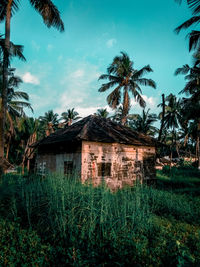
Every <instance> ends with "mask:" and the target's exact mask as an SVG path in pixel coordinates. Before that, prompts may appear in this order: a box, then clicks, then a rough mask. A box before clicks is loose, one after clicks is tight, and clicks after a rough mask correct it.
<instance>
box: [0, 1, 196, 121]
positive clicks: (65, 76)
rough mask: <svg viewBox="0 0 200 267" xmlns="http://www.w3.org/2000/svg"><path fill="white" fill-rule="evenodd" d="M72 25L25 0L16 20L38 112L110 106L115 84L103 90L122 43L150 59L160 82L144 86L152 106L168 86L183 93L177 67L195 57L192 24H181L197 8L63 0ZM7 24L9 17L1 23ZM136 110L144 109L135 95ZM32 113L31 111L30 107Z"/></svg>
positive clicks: (14, 36) (22, 70) (138, 58)
mask: <svg viewBox="0 0 200 267" xmlns="http://www.w3.org/2000/svg"><path fill="white" fill-rule="evenodd" d="M53 2H54V3H55V5H56V6H57V7H58V9H59V10H60V12H61V17H62V19H63V21H64V24H65V32H64V33H60V32H58V31H57V30H55V29H48V28H47V27H46V26H45V25H44V23H43V21H42V18H41V17H40V16H39V14H38V13H37V12H36V11H35V10H34V9H33V8H32V7H31V5H30V4H29V1H27V0H21V5H20V10H19V11H18V12H17V13H16V14H15V15H14V17H13V18H12V21H11V40H12V41H13V42H14V43H15V44H21V45H24V55H25V57H26V59H27V62H26V63H24V62H20V61H19V60H17V59H15V60H13V62H12V66H13V67H16V68H17V74H19V75H20V76H21V77H22V78H23V80H24V83H23V85H22V88H21V89H22V90H24V91H26V92H27V93H28V94H29V95H30V102H31V104H32V106H33V109H34V116H36V117H37V116H40V115H43V114H44V112H45V111H48V110H50V109H53V110H54V111H55V112H57V113H59V115H60V114H61V113H62V112H63V111H65V110H66V109H68V108H73V107H74V108H75V109H76V110H77V111H78V112H79V113H80V115H81V116H86V115H88V114H91V113H94V112H95V111H96V109H97V108H105V107H106V105H107V103H106V96H107V95H108V92H105V93H99V92H98V88H99V87H100V85H101V82H98V77H99V75H100V74H102V73H105V72H106V68H107V66H108V65H109V64H110V63H111V62H112V59H113V57H114V56H116V55H119V53H120V51H125V52H127V53H128V54H129V56H130V58H131V59H132V60H133V61H134V67H135V68H136V69H139V68H141V67H143V66H144V65H147V64H150V66H151V67H152V69H153V70H154V72H153V73H150V74H148V75H147V77H148V78H152V79H154V80H155V81H156V83H157V89H156V90H154V89H151V88H148V87H143V88H142V89H143V95H144V98H145V99H146V101H147V107H150V108H151V111H152V112H153V111H158V109H157V108H156V106H157V104H158V103H160V101H161V94H162V93H165V94H166V95H168V94H170V93H174V94H178V92H179V91H180V90H181V89H182V88H183V86H184V84H185V81H184V78H183V77H181V76H180V77H175V76H174V71H175V69H176V68H177V67H180V66H182V65H183V64H186V63H190V62H191V54H189V52H188V41H187V40H185V36H186V33H187V32H186V31H183V32H182V33H181V34H179V35H176V34H175V33H174V29H175V28H176V27H177V26H178V25H180V24H181V23H182V22H184V21H185V20H186V19H187V18H189V17H190V16H191V14H190V11H189V10H188V8H187V7H186V5H184V4H182V5H181V6H179V5H178V4H176V3H175V1H174V0H162V1H160V0H153V1H149V0H140V1H135V0H123V1H122V0H117V1H116V0H115V1H114V0H101V1H100V0H71V1H70V0H68V1H66V0H62V1H61V0H56V1H53ZM0 32H4V25H3V24H1V25H0ZM131 111H132V112H141V108H139V107H138V105H136V104H135V103H134V101H132V110H131ZM29 115H31V113H29Z"/></svg>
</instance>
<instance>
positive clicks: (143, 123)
mask: <svg viewBox="0 0 200 267" xmlns="http://www.w3.org/2000/svg"><path fill="white" fill-rule="evenodd" d="M149 111H150V109H148V110H147V111H145V109H143V111H142V116H141V115H140V114H130V115H129V126H130V127H131V128H132V129H134V130H135V131H137V132H140V133H143V134H147V135H150V136H155V134H156V133H158V129H157V128H156V127H155V126H154V125H153V124H154V123H155V122H156V121H157V119H158V118H157V115H156V114H153V113H149Z"/></svg>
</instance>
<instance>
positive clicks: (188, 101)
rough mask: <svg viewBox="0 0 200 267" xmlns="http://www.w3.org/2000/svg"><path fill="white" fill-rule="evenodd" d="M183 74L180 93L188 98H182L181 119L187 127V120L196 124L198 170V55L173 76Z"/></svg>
mask: <svg viewBox="0 0 200 267" xmlns="http://www.w3.org/2000/svg"><path fill="white" fill-rule="evenodd" d="M179 74H183V75H185V79H186V80H187V83H186V85H185V87H184V88H183V90H182V91H181V92H180V93H185V94H186V95H187V96H189V97H188V98H183V101H182V105H183V117H184V120H185V124H186V125H187V124H188V122H189V120H193V121H195V122H196V123H197V139H196V154H197V158H198V168H199V169H200V148H199V146H200V142H199V140H200V115H199V114H200V60H199V56H198V54H196V55H195V56H194V64H193V66H192V67H190V66H189V65H184V66H183V67H181V68H178V69H177V70H176V72H175V75H179Z"/></svg>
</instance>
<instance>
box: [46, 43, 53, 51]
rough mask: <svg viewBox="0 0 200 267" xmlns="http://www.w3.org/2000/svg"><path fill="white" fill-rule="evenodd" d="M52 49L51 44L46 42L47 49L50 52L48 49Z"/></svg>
mask: <svg viewBox="0 0 200 267" xmlns="http://www.w3.org/2000/svg"><path fill="white" fill-rule="evenodd" d="M52 49H53V45H51V44H48V45H47V51H48V52H50V51H52Z"/></svg>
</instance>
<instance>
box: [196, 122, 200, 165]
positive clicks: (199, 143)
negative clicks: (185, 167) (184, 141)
mask: <svg viewBox="0 0 200 267" xmlns="http://www.w3.org/2000/svg"><path fill="white" fill-rule="evenodd" d="M196 151H197V160H198V169H199V170H200V121H199V122H198V126H197V147H196Z"/></svg>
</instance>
